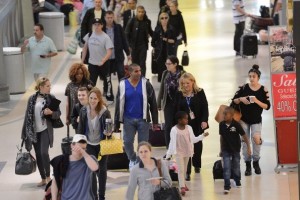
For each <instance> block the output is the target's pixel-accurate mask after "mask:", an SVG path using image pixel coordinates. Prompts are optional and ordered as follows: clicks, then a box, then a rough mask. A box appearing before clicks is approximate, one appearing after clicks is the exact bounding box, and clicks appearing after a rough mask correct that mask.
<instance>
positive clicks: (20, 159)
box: [15, 140, 36, 175]
mask: <svg viewBox="0 0 300 200" xmlns="http://www.w3.org/2000/svg"><path fill="white" fill-rule="evenodd" d="M23 144H24V140H23V141H22V144H21V149H18V150H19V152H18V153H17V158H16V165H15V174H17V175H28V174H32V173H33V172H35V171H36V160H35V158H34V157H33V156H32V155H31V154H30V152H22V148H23Z"/></svg>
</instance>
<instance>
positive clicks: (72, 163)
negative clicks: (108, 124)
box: [51, 134, 98, 200]
mask: <svg viewBox="0 0 300 200" xmlns="http://www.w3.org/2000/svg"><path fill="white" fill-rule="evenodd" d="M86 146H87V138H86V136H85V135H81V134H75V135H74V137H73V140H72V144H71V149H72V154H71V155H68V156H66V155H60V156H57V157H55V158H54V159H53V160H52V161H51V165H52V166H53V171H54V178H53V179H52V185H51V194H52V200H56V199H57V196H58V194H59V191H61V199H62V200H63V199H68V200H78V199H80V200H94V199H96V197H95V196H94V194H93V192H92V177H93V176H92V174H93V172H95V171H97V170H98V162H97V159H96V158H95V157H94V156H91V155H89V154H88V153H87V152H86Z"/></svg>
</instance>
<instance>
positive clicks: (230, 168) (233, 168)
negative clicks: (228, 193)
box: [222, 151, 241, 190]
mask: <svg viewBox="0 0 300 200" xmlns="http://www.w3.org/2000/svg"><path fill="white" fill-rule="evenodd" d="M222 157H223V162H224V166H223V176H224V189H225V190H226V189H230V177H231V173H233V179H234V181H235V182H236V183H239V182H240V181H241V169H240V160H241V156H240V152H233V153H231V152H228V151H222Z"/></svg>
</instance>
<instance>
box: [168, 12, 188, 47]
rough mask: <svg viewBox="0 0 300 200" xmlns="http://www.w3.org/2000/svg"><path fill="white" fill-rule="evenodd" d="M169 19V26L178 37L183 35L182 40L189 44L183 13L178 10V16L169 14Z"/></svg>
mask: <svg viewBox="0 0 300 200" xmlns="http://www.w3.org/2000/svg"><path fill="white" fill-rule="evenodd" d="M169 17H170V19H169V24H170V25H172V26H173V28H174V30H175V33H176V36H178V35H179V34H180V33H181V34H182V40H183V41H184V43H187V37H186V31H185V25H184V21H183V17H182V14H181V12H180V11H179V10H178V11H177V14H176V15H172V14H171V12H169Z"/></svg>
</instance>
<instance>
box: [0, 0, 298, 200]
mask: <svg viewBox="0 0 300 200" xmlns="http://www.w3.org/2000/svg"><path fill="white" fill-rule="evenodd" d="M268 2H269V1H267V0H260V1H258V0H257V1H254V0H248V1H246V6H245V7H246V10H247V11H248V12H250V13H253V14H258V10H259V6H260V5H262V4H264V5H267V4H268ZM139 4H141V5H144V6H145V7H146V11H147V14H148V16H149V17H150V19H151V20H152V27H153V28H154V24H156V18H157V13H158V0H151V1H150V0H140V1H139ZM179 8H180V10H181V11H182V12H183V16H184V20H185V23H186V29H187V35H188V46H187V48H186V49H187V50H188V52H189V56H190V65H189V66H188V67H185V70H186V71H188V72H191V73H193V74H194V75H195V77H196V79H197V83H198V85H199V86H200V87H202V88H204V90H205V92H206V95H207V99H208V102H209V112H210V118H209V124H210V129H209V132H210V135H209V136H208V138H206V139H205V141H204V150H203V156H202V162H203V166H202V169H201V173H200V174H192V178H191V181H190V182H188V183H187V185H188V187H189V188H190V190H191V191H190V192H187V195H186V196H185V197H184V198H183V199H190V200H191V199H193V200H194V199H195V200H196V199H205V200H219V199H220V200H221V199H226V200H240V199H243V200H252V199H256V200H265V199H272V200H289V199H291V200H298V199H299V196H298V180H297V176H298V174H297V173H296V172H282V173H279V174H277V173H275V172H274V168H275V167H276V166H277V160H276V158H277V157H276V156H277V154H276V141H275V134H274V125H273V113H272V110H269V111H264V113H263V130H262V135H263V139H264V144H263V146H262V151H261V156H262V157H261V161H260V164H261V168H262V174H261V175H255V174H254V175H252V176H250V177H245V176H242V188H233V189H232V191H231V192H230V194H229V195H224V194H223V181H222V180H216V181H214V180H213V177H212V166H213V163H214V162H215V161H216V160H217V159H218V157H217V154H218V152H219V136H218V124H217V123H216V122H215V121H214V115H215V113H216V111H217V109H218V107H219V105H220V104H226V103H228V100H229V99H230V98H231V97H232V95H233V94H234V92H235V91H236V89H237V86H238V85H240V84H243V83H245V82H247V72H248V70H249V69H250V67H251V66H252V65H253V64H259V66H260V69H261V71H262V76H261V83H262V84H263V85H265V86H266V87H267V88H269V90H270V67H269V58H268V56H269V53H268V47H267V46H266V45H265V46H263V45H260V46H259V54H258V56H257V58H255V59H253V58H248V59H242V58H241V57H235V53H234V51H233V50H232V46H233V45H232V43H233V42H232V40H233V39H232V38H233V34H234V25H233V24H232V13H231V1H227V0H180V1H179ZM75 30H76V28H70V29H69V28H66V33H65V44H66V45H67V44H68V42H69V41H70V40H71V38H72V35H73V33H74V31H75ZM183 50H185V48H184V47H182V46H181V47H180V49H179V53H178V55H181V53H182V51H183ZM79 55H80V51H78V52H77V54H76V55H75V56H71V55H69V54H68V53H66V52H60V53H59V55H58V56H56V57H54V58H53V62H52V66H51V71H50V74H49V77H50V79H51V81H52V93H53V94H55V95H56V96H57V97H58V98H59V99H61V100H64V99H65V96H64V90H65V86H66V84H67V83H68V82H69V80H68V75H67V74H68V69H69V67H70V65H71V63H73V62H76V61H79ZM149 55H150V51H149ZM25 57H28V54H26V55H25ZM149 58H150V57H149V56H148V60H147V64H148V66H150V59H149ZM26 63H27V65H26V83H25V85H26V88H28V89H27V91H26V93H25V94H22V95H12V96H11V101H10V102H7V103H1V104H0V141H2V143H1V151H0V199H3V200H4V199H5V200H19V199H26V200H39V199H42V198H43V194H44V191H43V188H37V187H36V183H37V182H38V181H40V179H39V178H40V177H39V175H38V173H34V174H32V175H28V176H17V175H15V174H14V165H15V156H16V153H17V148H16V145H18V144H20V142H21V141H20V132H21V128H22V123H23V115H24V112H25V107H26V102H27V99H28V97H29V95H31V94H32V93H33V77H32V75H31V74H30V70H29V64H28V62H27V61H26ZM146 76H147V78H149V79H150V81H151V82H152V84H153V86H154V88H155V89H156V91H158V88H159V84H158V83H157V81H156V80H157V76H153V75H152V74H151V72H150V70H148V71H147V74H146ZM113 79H114V81H113V86H114V89H115V90H114V92H116V87H117V79H116V77H113ZM98 86H99V87H100V88H102V83H99V81H98ZM64 107H65V102H64V101H63V102H62V105H61V110H62V111H63V112H62V119H63V120H64V119H65V109H64ZM113 107H114V106H110V110H111V112H112V113H113V112H114V108H113ZM72 134H73V132H72ZM65 135H66V129H65V128H62V129H57V130H55V143H54V148H52V149H51V150H50V154H51V157H54V156H56V155H58V154H60V151H61V150H60V141H61V138H63V137H65ZM153 154H154V156H156V157H162V156H163V155H164V154H165V149H164V148H154V151H153ZM241 169H242V173H243V171H244V169H245V166H244V163H243V161H241ZM128 176H129V172H127V171H110V172H109V173H108V181H107V195H106V197H107V199H109V200H110V199H112V200H113V199H124V196H125V192H126V187H127V181H128ZM175 184H176V183H175Z"/></svg>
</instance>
